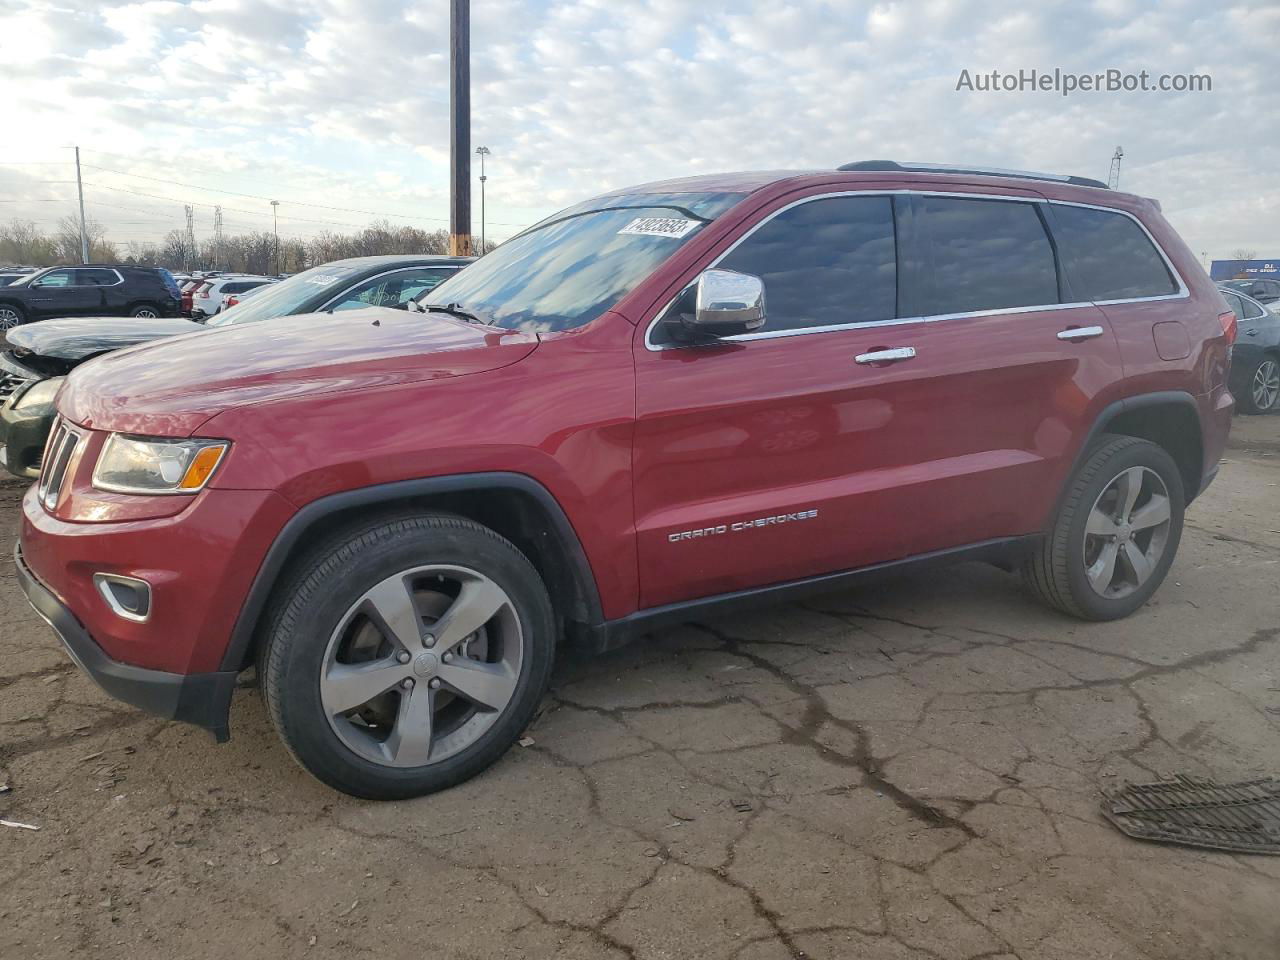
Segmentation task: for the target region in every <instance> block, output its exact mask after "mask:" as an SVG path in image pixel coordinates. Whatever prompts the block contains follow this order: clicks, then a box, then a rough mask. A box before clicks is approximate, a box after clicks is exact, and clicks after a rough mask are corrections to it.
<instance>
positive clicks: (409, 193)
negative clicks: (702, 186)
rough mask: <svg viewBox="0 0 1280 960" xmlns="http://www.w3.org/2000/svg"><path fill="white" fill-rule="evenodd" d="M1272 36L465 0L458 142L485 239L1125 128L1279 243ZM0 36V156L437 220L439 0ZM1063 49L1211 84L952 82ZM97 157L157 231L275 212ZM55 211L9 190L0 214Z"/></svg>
mask: <svg viewBox="0 0 1280 960" xmlns="http://www.w3.org/2000/svg"><path fill="white" fill-rule="evenodd" d="M12 6H15V5H14V4H12V3H11V7H12ZM1277 34H1280V8H1277V7H1276V6H1275V5H1274V4H1273V3H1267V2H1264V0H1258V2H1244V0H1240V2H1236V3H1233V4H1232V5H1231V6H1230V7H1228V8H1225V9H1224V8H1221V7H1214V6H1212V5H1208V4H1204V3H1192V2H1191V0H1166V2H1162V3H1158V4H1149V3H1141V4H1140V3H1137V2H1135V0H1095V2H1093V3H1092V4H1091V5H1080V4H1078V3H1068V2H1066V0H1055V2H1048V3H1042V4H1038V5H1035V6H1034V7H1030V6H1018V7H1006V6H1005V5H1001V4H997V3H990V2H981V0H925V2H921V3H911V4H907V3H905V2H879V3H876V4H874V5H864V4H854V3H851V2H840V0H793V2H791V3H789V4H786V5H782V4H778V3H776V2H774V0H768V2H766V0H737V2H730V0H540V2H533V0H528V2H526V0H482V2H477V3H475V4H473V24H472V50H473V62H472V77H473V89H472V104H473V132H472V137H473V144H480V143H484V144H486V145H487V146H489V147H490V149H491V150H492V151H493V155H492V157H491V160H490V164H489V176H490V180H489V184H488V187H489V189H488V214H489V220H490V231H489V234H490V236H498V237H502V236H505V235H508V234H509V233H511V232H513V230H514V229H515V228H516V225H520V224H524V223H528V222H531V221H533V220H535V219H537V218H538V217H540V216H541V215H543V214H545V213H548V212H550V211H551V210H553V209H555V208H556V207H558V206H561V205H564V204H567V203H571V202H574V201H576V200H578V199H581V198H583V197H585V196H589V195H591V194H593V193H597V192H600V191H602V190H605V189H609V188H613V187H617V186H621V185H625V184H626V183H629V182H641V181H647V180H653V179H659V178H662V177H669V176H679V175H683V174H688V173H696V172H707V171H713V170H723V169H742V168H779V167H822V166H834V165H836V164H838V163H840V162H844V161H846V160H852V159H860V158H881V157H891V158H899V159H919V160H945V161H956V162H973V163H986V164H992V165H998V166H1008V167H1028V168H1033V169H1048V170H1059V171H1064V172H1071V173H1080V174H1084V175H1091V176H1096V177H1104V176H1105V175H1106V171H1107V164H1108V160H1109V158H1110V155H1111V152H1112V150H1113V149H1114V148H1115V145H1116V144H1117V143H1121V144H1123V145H1124V147H1125V153H1126V161H1125V164H1126V166H1125V170H1124V177H1123V182H1122V185H1123V186H1124V188H1126V189H1131V190H1134V191H1136V192H1139V193H1143V194H1145V195H1150V196H1157V197H1160V198H1161V200H1162V201H1163V203H1164V207H1165V210H1166V212H1167V213H1168V214H1169V216H1170V218H1171V219H1172V220H1173V221H1174V223H1175V225H1176V226H1178V227H1179V229H1180V230H1182V231H1183V232H1184V234H1185V235H1186V238H1187V240H1188V243H1189V244H1190V245H1191V246H1192V247H1193V248H1195V249H1196V250H1197V251H1200V250H1207V251H1208V252H1209V253H1210V254H1211V255H1225V254H1226V253H1227V252H1229V251H1230V250H1231V249H1233V248H1235V247H1238V246H1250V247H1255V248H1258V249H1259V250H1276V249H1280V230H1278V229H1277V222H1278V221H1277V213H1278V212H1280V211H1278V210H1277V204H1278V203H1280V200H1278V199H1277V198H1278V197H1280V191H1278V190H1277V189H1276V187H1277V184H1276V173H1275V171H1276V170H1277V169H1278V168H1280V135H1277V134H1276V133H1275V129H1274V127H1275V125H1274V124H1273V123H1271V122H1270V120H1269V117H1270V113H1271V111H1270V104H1269V102H1268V101H1269V99H1270V98H1272V97H1273V89H1274V84H1275V70H1274V68H1275V65H1276V60H1277V58H1276V54H1275V52H1274V50H1275V47H1274V40H1273V39H1272V38H1274V37H1275V36H1276V35H1277ZM0 57H2V58H3V62H4V63H5V64H6V72H7V77H6V88H7V92H8V93H9V96H8V97H7V98H6V99H7V104H8V107H7V110H8V114H7V120H8V123H9V125H10V129H20V130H23V131H24V135H23V137H22V138H21V140H20V141H19V143H13V142H12V141H11V146H10V148H9V149H10V150H12V151H15V155H14V156H12V157H10V156H7V155H5V156H0V161H11V160H23V159H63V158H66V157H67V155H68V154H67V151H66V150H65V149H63V148H65V147H66V146H67V145H68V144H71V143H79V144H81V145H82V146H83V147H84V148H85V156H86V161H87V162H88V163H90V164H93V165H94V166H96V167H99V168H102V167H106V168H110V169H112V170H120V171H125V172H128V173H133V174H145V175H147V176H151V177H156V178H160V179H162V180H171V181H181V182H182V183H186V184H199V185H201V186H203V187H217V188H221V189H223V190H226V191H234V192H237V193H248V194H256V195H259V196H260V197H265V196H274V197H280V198H281V199H283V200H284V201H285V204H284V205H283V206H282V207H281V215H282V227H287V228H289V229H292V230H296V231H297V232H299V233H306V232H310V231H312V230H318V229H323V228H324V227H325V225H324V224H310V223H304V222H302V220H301V219H298V218H306V219H314V220H326V219H327V220H333V221H344V222H352V223H360V222H363V221H365V220H367V219H369V217H367V216H363V215H359V214H349V213H340V212H333V211H330V212H327V213H326V212H325V211H324V210H322V209H319V208H313V207H305V206H303V205H302V204H303V203H304V202H309V203H323V204H326V205H328V206H341V207H352V208H358V209H362V210H373V211H378V212H384V213H402V214H405V215H413V216H420V217H435V218H438V219H437V220H436V221H423V222H422V225H425V226H433V225H439V223H440V222H441V221H443V220H444V218H446V217H447V209H448V208H447V200H448V170H447V162H448V140H447V138H448V116H447V107H448V10H447V3H446V2H445V0H415V2H407V0H316V2H313V3H308V4H296V3H294V2H292V0H289V2H285V0H279V2H265V0H195V2H192V3H190V4H181V3H177V2H172V0H144V2H123V0H121V2H113V3H101V2H93V0H52V2H45V0H18V2H17V4H16V9H13V10H12V12H9V13H6V14H5V17H4V26H3V30H0ZM1055 67H1059V68H1062V69H1063V70H1068V71H1075V72H1091V71H1095V70H1103V69H1106V68H1108V67H1115V68H1119V69H1122V70H1134V71H1136V70H1140V69H1147V70H1150V71H1153V72H1155V73H1161V72H1169V73H1178V72H1197V73H1209V74H1211V75H1212V77H1213V84H1214V88H1213V92H1212V93H1186V94H1174V93H1167V94H1153V93H1147V94H1142V93H1132V94H1123V93H1122V94H1106V93H1081V94H1077V95H1075V96H1073V97H1069V98H1063V97H1060V96H1056V95H1054V94H1051V93H967V92H957V91H956V90H955V89H954V88H955V83H956V78H957V76H958V75H959V73H960V70H961V69H962V68H967V69H969V70H971V71H974V72H977V71H990V70H993V69H998V70H1001V71H1017V70H1018V69H1020V68H1038V69H1042V70H1043V69H1049V70H1052V69H1053V68H1055ZM18 151H20V153H18ZM54 169H55V168H39V167H30V168H22V167H14V166H12V165H4V166H0V199H7V200H13V199H20V198H23V197H34V196H46V195H48V194H49V192H50V191H55V192H56V191H59V190H62V191H65V190H66V185H65V184H38V183H34V182H33V181H35V180H40V179H46V180H64V179H66V173H65V170H63V171H59V172H57V173H56V175H53V174H50V173H49V172H50V171H51V170H54ZM42 172H43V173H42ZM86 179H89V180H91V182H92V183H94V184H95V185H94V186H92V187H90V188H88V190H87V193H88V202H89V205H90V207H91V208H93V210H94V212H95V214H96V215H97V216H98V217H99V218H100V219H102V220H103V221H105V222H107V223H108V224H114V223H116V222H119V223H120V224H121V225H122V226H121V228H120V230H121V232H122V233H125V232H126V231H124V227H123V224H124V223H125V221H127V220H129V218H133V222H132V223H131V224H130V230H132V231H135V232H138V233H141V232H142V231H144V230H145V229H146V227H144V226H143V225H142V224H141V223H140V222H138V221H139V218H140V216H141V213H145V214H146V215H148V216H151V217H154V218H156V219H157V226H156V228H155V232H156V234H157V235H158V234H160V233H163V232H164V229H167V228H166V227H164V225H163V221H164V219H165V218H166V217H168V218H172V219H173V225H177V223H178V220H179V219H180V217H181V203H182V202H191V201H194V202H196V203H199V204H212V203H216V202H221V203H223V205H224V206H225V207H228V208H239V209H240V210H242V211H243V212H240V213H236V216H237V217H238V218H239V219H240V221H242V222H243V223H246V224H254V223H258V222H261V221H262V219H263V218H264V217H265V216H266V215H267V207H266V203H265V200H262V199H255V198H247V197H241V198H237V197H233V196H230V195H229V194H225V193H224V194H217V193H213V192H210V191H208V190H201V189H198V188H196V187H186V186H178V185H176V184H164V183H159V182H155V181H147V180H141V179H131V178H129V177H124V176H120V175H119V174H114V173H107V172H104V171H102V170H100V169H99V170H90V171H86ZM108 186H109V187H115V188H117V190H120V189H132V190H134V191H135V192H138V193H150V194H155V195H159V196H163V197H167V198H172V199H169V200H155V199H153V198H147V197H138V196H132V195H130V194H127V193H120V192H113V191H110V190H106V189H105V187H108ZM40 191H43V192H40ZM291 201H292V203H291ZM108 203H111V204H115V206H114V207H108V206H107V205H106V204H108ZM95 204H97V206H95ZM52 206H56V204H30V205H26V206H24V205H22V204H17V203H4V204H0V217H3V216H5V214H6V212H9V211H10V210H12V212H13V213H18V214H20V215H27V216H47V215H48V210H47V209H46V208H48V207H52ZM126 208H131V209H126ZM198 210H199V213H198V222H199V220H200V218H201V217H204V218H205V219H207V217H208V211H209V208H208V207H206V206H201V207H199V208H198ZM140 211H141V213H140ZM291 217H293V218H295V219H293V220H291V219H290V218H291ZM228 221H229V225H230V223H231V215H230V214H228Z"/></svg>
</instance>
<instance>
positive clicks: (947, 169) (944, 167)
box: [836, 160, 1108, 190]
mask: <svg viewBox="0 0 1280 960" xmlns="http://www.w3.org/2000/svg"><path fill="white" fill-rule="evenodd" d="M836 169H838V170H846V171H859V172H867V171H870V172H880V173H885V172H889V171H893V172H897V173H976V174H981V175H982V176H984V177H1014V178H1016V179H1019V180H1052V181H1054V182H1056V183H1070V184H1074V185H1075V186H1077V187H1101V188H1102V189H1103V190H1106V189H1108V187H1107V185H1106V184H1105V183H1103V182H1102V181H1101V180H1094V179H1093V178H1092V177H1070V176H1064V175H1062V174H1060V173H1035V172H1033V171H1031V170H1002V169H1000V168H999V167H953V166H950V165H949V164H945V163H898V162H897V161H896V160H858V161H856V162H855V163H846V164H844V165H843V166H840V167H837V168H836Z"/></svg>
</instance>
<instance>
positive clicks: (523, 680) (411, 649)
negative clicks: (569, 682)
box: [258, 515, 556, 800]
mask: <svg viewBox="0 0 1280 960" xmlns="http://www.w3.org/2000/svg"><path fill="white" fill-rule="evenodd" d="M406 598H407V599H406ZM267 623H268V629H267V634H266V641H265V643H264V644H263V647H262V649H261V650H260V651H259V660H258V670H259V676H260V677H261V684H262V690H263V695H264V697H265V699H266V703H267V708H268V712H269V714H270V716H271V721H272V723H273V724H274V726H275V728H276V731H277V732H278V733H279V735H280V737H281V739H282V740H283V741H284V743H285V745H286V746H287V747H288V748H289V750H290V752H292V754H293V756H294V758H295V759H296V760H297V761H298V762H299V763H300V764H301V765H302V766H303V767H304V768H305V769H306V770H307V771H309V772H310V773H311V774H312V775H314V776H315V777H316V778H317V779H319V780H321V781H322V782H324V783H326V784H328V785H329V786H331V787H333V788H334V789H336V790H340V791H342V792H343V793H347V794H350V795H352V796H356V797H363V798H366V799H370V800H399V799H405V798H408V797H417V796H422V795H423V794H428V793H433V792H435V791H437V790H443V789H445V788H447V787H451V786H454V785H455V784H458V783H461V782H463V781H464V780H467V779H469V778H471V777H473V776H475V775H476V774H477V773H479V772H481V771H482V770H484V769H485V768H486V767H488V766H490V765H491V764H493V763H494V762H495V761H496V760H498V758H499V757H501V756H502V754H503V753H505V752H506V750H507V748H508V747H510V746H511V744H512V743H513V742H514V741H515V739H516V738H517V737H518V736H520V734H521V733H522V732H523V730H524V728H525V726H526V725H527V724H528V723H529V721H530V719H531V718H532V716H533V714H534V711H535V710H536V709H537V707H538V704H539V702H540V700H541V698H542V695H543V693H544V692H545V691H546V688H547V684H548V683H549V681H550V677H551V666H552V662H553V660H554V656H555V646H556V643H555V641H556V637H555V626H554V624H555V620H554V617H553V614H552V607H551V601H550V598H549V597H548V596H547V591H546V588H545V587H544V585H543V583H542V580H541V578H540V577H539V576H538V573H537V571H536V570H535V569H534V567H533V565H532V564H531V563H529V561H528V560H527V559H526V558H525V556H524V555H523V554H522V553H520V551H519V550H518V549H516V547H515V546H514V545H513V544H511V543H510V542H509V541H507V540H506V539H504V538H503V537H501V536H499V535H498V534H497V533H495V532H494V531H492V530H490V529H488V528H487V527H483V526H481V525H479V524H476V523H472V522H471V521H469V520H465V519H462V518H460V517H453V516H444V515H435V516H430V515H429V516H409V517H402V518H399V519H382V520H379V521H376V522H373V523H371V524H370V525H368V526H366V527H363V528H358V529H355V530H353V531H348V532H347V533H346V534H345V535H340V536H338V537H337V538H336V539H334V540H332V541H330V542H328V543H327V544H323V545H321V546H320V547H319V548H317V549H316V550H315V551H314V552H313V553H312V554H311V555H310V556H309V558H308V560H307V561H306V562H304V563H303V564H302V565H300V567H299V568H298V570H297V572H296V573H295V574H294V575H293V577H292V578H291V579H290V580H289V581H288V582H287V583H286V584H285V585H284V587H283V589H282V590H281V591H280V592H279V594H278V599H277V600H276V601H275V603H274V605H273V608H272V610H271V612H270V615H269V619H268V621H267ZM464 630H465V631H466V632H465V633H462V632H461V631H464ZM433 631H436V632H438V633H439V637H437V636H435V634H434V633H433ZM366 695H368V696H366Z"/></svg>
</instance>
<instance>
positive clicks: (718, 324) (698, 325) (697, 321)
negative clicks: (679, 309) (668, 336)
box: [681, 270, 765, 338]
mask: <svg viewBox="0 0 1280 960" xmlns="http://www.w3.org/2000/svg"><path fill="white" fill-rule="evenodd" d="M693 294H694V305H693V313H692V314H688V313H685V314H682V315H681V320H683V321H684V325H685V327H686V328H687V329H688V331H689V332H690V333H692V334H693V335H694V336H695V337H697V338H702V337H717V338H718V337H732V336H734V335H735V334H739V333H750V332H751V331H753V330H759V329H760V328H761V327H763V326H764V320H765V316H764V281H763V280H761V279H760V278H759V277H753V276H751V275H750V274H747V273H738V272H737V271H734V270H704V271H703V272H702V274H701V275H700V276H699V277H698V279H697V281H695V283H694V290H693Z"/></svg>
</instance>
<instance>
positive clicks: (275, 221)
mask: <svg viewBox="0 0 1280 960" xmlns="http://www.w3.org/2000/svg"><path fill="white" fill-rule="evenodd" d="M279 206H280V201H279V200H272V201H271V232H272V233H273V234H275V238H276V240H275V248H276V249H275V254H276V276H277V277H278V276H280V220H279V218H278V217H277V208H278V207H279Z"/></svg>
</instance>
